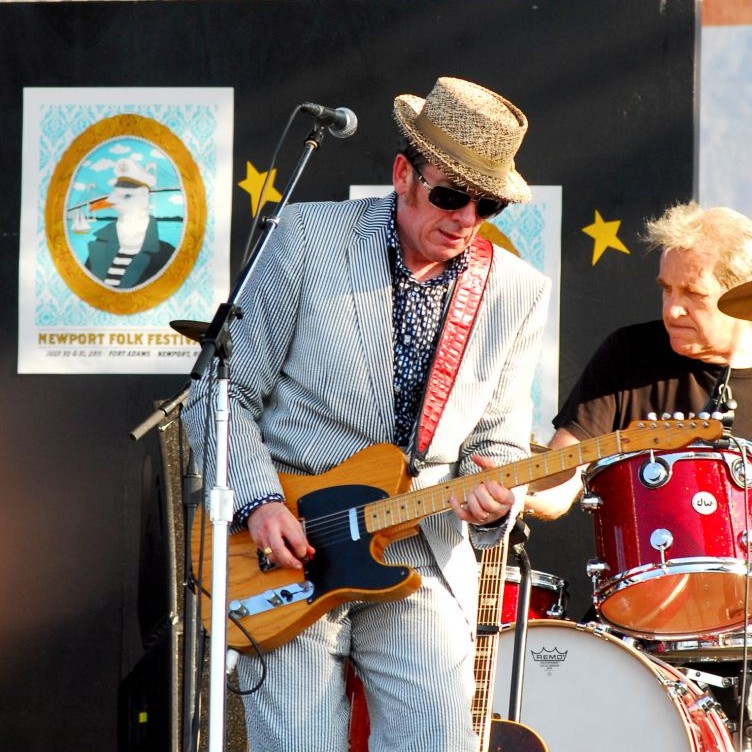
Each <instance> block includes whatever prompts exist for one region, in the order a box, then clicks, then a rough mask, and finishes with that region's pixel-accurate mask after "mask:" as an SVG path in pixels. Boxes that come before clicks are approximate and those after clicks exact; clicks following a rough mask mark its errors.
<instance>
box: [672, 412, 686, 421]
mask: <svg viewBox="0 0 752 752" xmlns="http://www.w3.org/2000/svg"><path fill="white" fill-rule="evenodd" d="M673 418H674V420H684V413H674V415H673Z"/></svg>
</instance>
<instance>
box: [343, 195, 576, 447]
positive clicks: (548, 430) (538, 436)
mask: <svg viewBox="0 0 752 752" xmlns="http://www.w3.org/2000/svg"><path fill="white" fill-rule="evenodd" d="M391 190H392V187H391V186H386V185H353V186H350V198H366V197H369V196H385V195H386V194H387V193H389V191H391ZM530 190H531V192H532V200H531V201H530V202H528V203H526V204H510V205H509V206H508V207H507V208H506V209H504V211H503V212H502V213H501V214H500V215H499V216H498V217H494V218H493V219H492V220H490V221H489V222H484V223H483V225H481V229H480V234H481V235H483V236H484V237H486V238H488V239H489V240H490V241H491V242H492V243H495V244H496V245H498V246H501V247H502V248H505V249H506V250H507V251H509V252H510V253H514V254H516V255H517V256H520V257H521V258H523V259H524V260H525V261H527V262H528V263H529V264H531V265H532V266H534V267H535V268H536V269H538V271H540V272H542V273H543V274H545V275H546V276H547V277H548V278H549V279H550V280H551V303H550V307H549V313H548V320H547V323H546V328H545V330H544V332H543V342H542V345H541V355H540V358H539V360H538V367H537V369H536V372H535V378H534V379H533V385H532V389H531V395H532V400H533V427H532V433H531V436H530V440H531V441H532V442H533V443H536V444H542V445H545V444H547V443H548V442H549V440H550V439H551V437H552V436H553V433H554V429H553V426H552V425H551V419H552V418H553V416H554V415H556V413H557V412H558V411H559V407H558V403H559V286H560V278H561V211H562V187H561V186H560V185H554V186H548V185H532V186H530Z"/></svg>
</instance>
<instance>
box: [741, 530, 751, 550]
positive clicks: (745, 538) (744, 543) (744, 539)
mask: <svg viewBox="0 0 752 752" xmlns="http://www.w3.org/2000/svg"><path fill="white" fill-rule="evenodd" d="M739 545H740V546H741V547H742V548H746V549H747V550H749V530H745V531H744V532H742V533H740V534H739Z"/></svg>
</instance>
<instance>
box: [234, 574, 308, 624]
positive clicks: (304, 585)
mask: <svg viewBox="0 0 752 752" xmlns="http://www.w3.org/2000/svg"><path fill="white" fill-rule="evenodd" d="M311 595H313V583H312V582H310V581H309V580H304V581H303V582H295V583H293V584H291V585H283V586H282V587H278V588H273V589H271V590H266V591H264V592H263V593H259V594H258V595H251V596H249V597H247V598H237V599H235V600H232V601H230V604H229V607H228V610H227V613H228V616H230V617H233V618H236V619H242V618H243V617H246V616H253V615H254V614H260V613H263V612H264V611H271V610H272V609H275V608H279V607H280V606H288V605H290V604H291V603H298V602H299V601H305V600H308V598H310V597H311Z"/></svg>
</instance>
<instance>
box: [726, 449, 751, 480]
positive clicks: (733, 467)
mask: <svg viewBox="0 0 752 752" xmlns="http://www.w3.org/2000/svg"><path fill="white" fill-rule="evenodd" d="M745 457H746V455H745ZM727 462H728V459H727ZM729 470H730V471H731V477H732V478H733V479H734V482H735V483H736V485H737V486H739V487H740V488H749V487H750V486H752V466H751V465H750V463H749V462H746V463H745V462H744V461H743V460H742V458H741V457H736V458H735V459H734V460H732V461H731V462H730V463H729Z"/></svg>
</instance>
